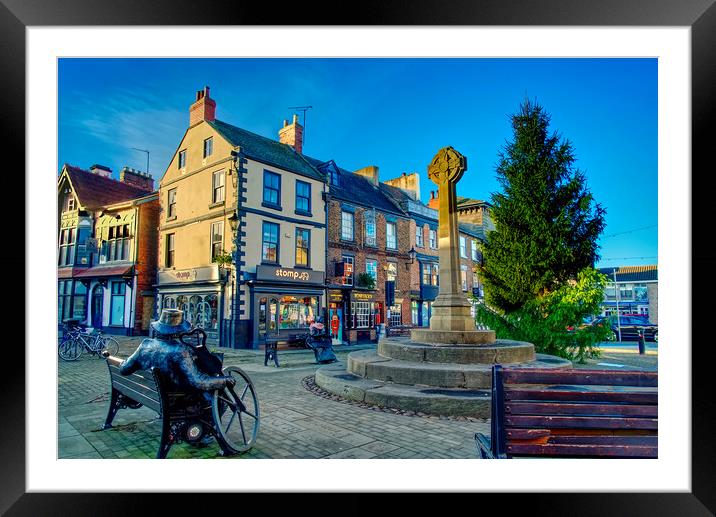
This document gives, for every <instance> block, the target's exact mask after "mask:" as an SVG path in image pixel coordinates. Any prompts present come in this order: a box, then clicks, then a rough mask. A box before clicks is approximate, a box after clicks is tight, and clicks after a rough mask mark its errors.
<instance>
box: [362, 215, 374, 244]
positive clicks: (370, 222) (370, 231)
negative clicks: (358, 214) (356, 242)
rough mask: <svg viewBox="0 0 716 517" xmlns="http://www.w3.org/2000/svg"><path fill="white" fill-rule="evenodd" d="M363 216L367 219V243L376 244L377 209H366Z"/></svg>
mask: <svg viewBox="0 0 716 517" xmlns="http://www.w3.org/2000/svg"><path fill="white" fill-rule="evenodd" d="M363 218H364V220H365V245H366V246H376V242H377V241H376V233H375V210H366V211H365V213H364V214H363Z"/></svg>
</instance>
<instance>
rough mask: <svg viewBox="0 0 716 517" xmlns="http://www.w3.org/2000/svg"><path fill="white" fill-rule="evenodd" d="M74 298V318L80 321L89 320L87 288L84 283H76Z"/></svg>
mask: <svg viewBox="0 0 716 517" xmlns="http://www.w3.org/2000/svg"><path fill="white" fill-rule="evenodd" d="M73 298H74V299H73V301H72V318H74V319H76V320H80V321H85V320H87V287H86V286H85V285H84V284H83V283H82V282H75V292H74V294H73Z"/></svg>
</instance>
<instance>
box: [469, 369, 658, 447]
mask: <svg viewBox="0 0 716 517" xmlns="http://www.w3.org/2000/svg"><path fill="white" fill-rule="evenodd" d="M657 375H658V374H657V373H656V372H643V371H614V370H582V369H575V370H566V369H538V368H517V367H510V368H503V367H502V366H501V365H495V366H494V367H493V370H492V402H491V404H492V419H491V429H490V434H491V436H490V437H488V436H485V435H484V434H481V433H476V434H475V441H476V443H477V448H478V453H479V455H480V457H481V458H513V457H539V456H542V457H544V456H549V457H580V458H599V457H611V458H656V457H657V454H658V443H657V442H658V432H657V431H658V394H657V387H658V383H657V380H658V377H657Z"/></svg>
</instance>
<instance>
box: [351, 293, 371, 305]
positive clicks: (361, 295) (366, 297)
mask: <svg viewBox="0 0 716 517" xmlns="http://www.w3.org/2000/svg"><path fill="white" fill-rule="evenodd" d="M351 296H352V297H353V299H354V300H364V301H369V302H372V301H373V299H374V298H375V294H374V293H359V292H355V291H353V292H352V293H351Z"/></svg>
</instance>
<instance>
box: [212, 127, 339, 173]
mask: <svg viewBox="0 0 716 517" xmlns="http://www.w3.org/2000/svg"><path fill="white" fill-rule="evenodd" d="M206 122H207V124H209V125H210V126H211V127H213V128H214V129H215V130H216V131H217V132H218V133H219V134H220V135H221V136H223V137H224V138H225V139H226V140H227V141H228V142H229V143H230V144H231V145H233V146H234V147H236V146H239V147H241V152H242V153H243V154H244V155H245V156H246V157H248V158H251V159H253V160H256V161H259V162H264V163H267V164H269V165H275V166H276V167H280V168H282V169H286V170H289V171H291V172H295V173H298V174H301V175H303V176H308V177H309V178H313V179H317V180H320V181H325V177H324V176H323V175H322V174H321V173H320V172H319V171H317V170H316V169H315V168H314V167H313V166H312V164H309V163H308V162H307V161H306V160H305V159H304V157H302V156H301V154H299V153H297V152H296V151H295V150H294V149H293V147H291V146H290V145H288V144H282V143H281V142H277V141H276V140H271V139H270V138H266V137H265V136H261V135H257V134H256V133H252V132H251V131H247V130H245V129H241V128H239V127H236V126H232V125H231V124H227V123H226V122H222V121H221V120H216V119H215V120H207V121H206Z"/></svg>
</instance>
